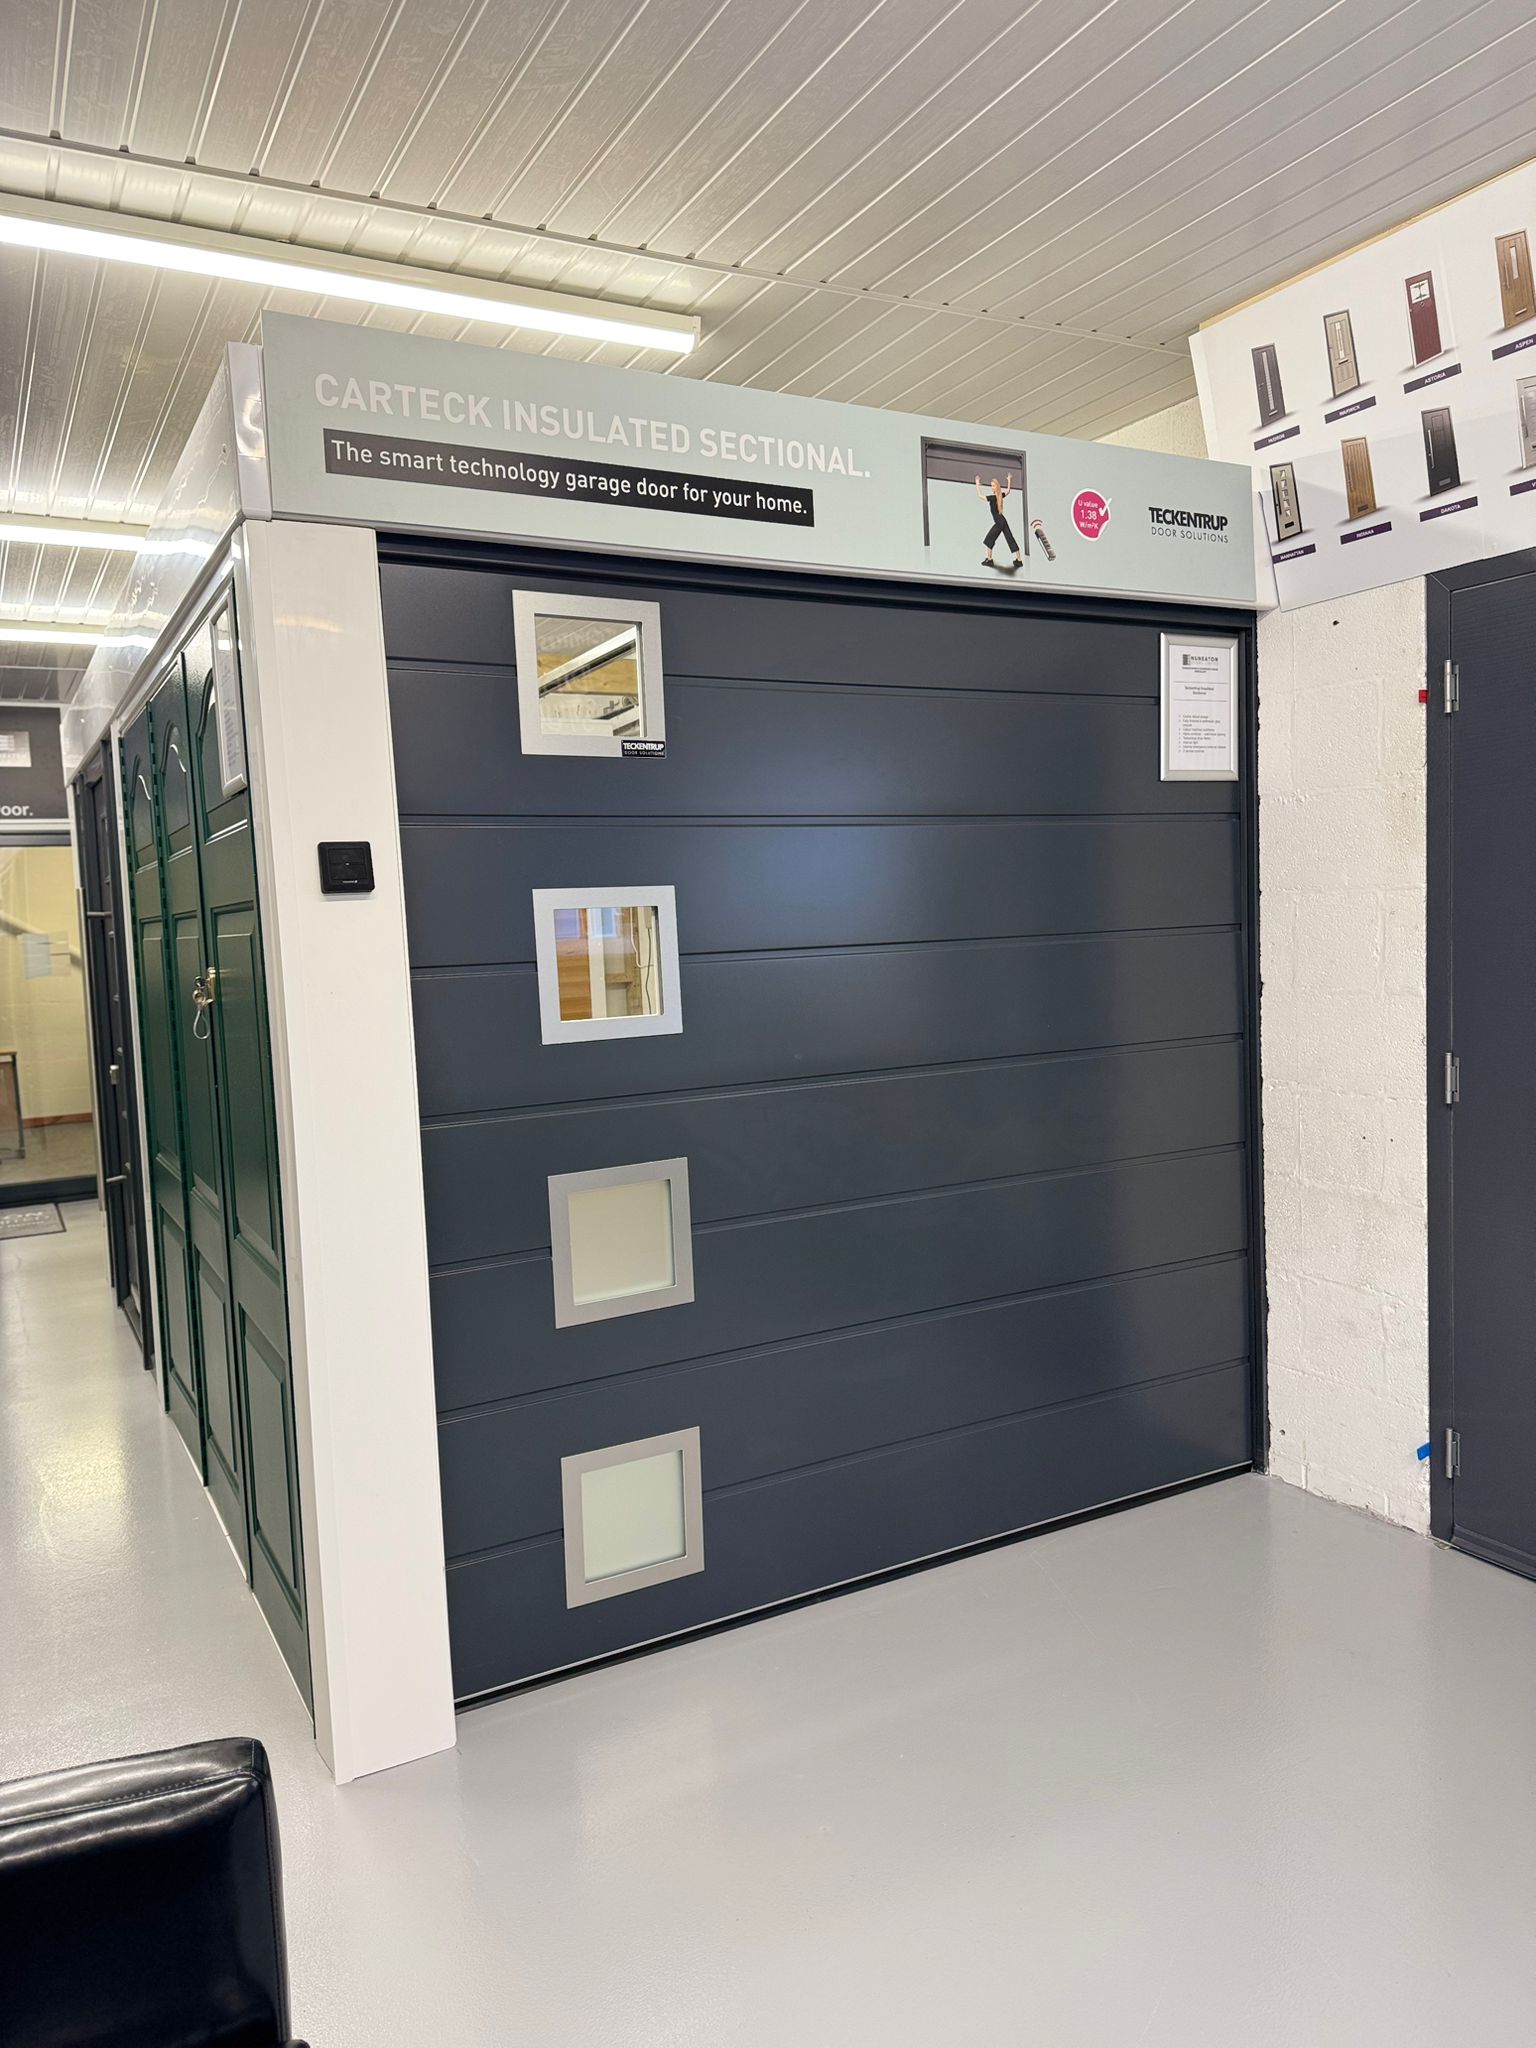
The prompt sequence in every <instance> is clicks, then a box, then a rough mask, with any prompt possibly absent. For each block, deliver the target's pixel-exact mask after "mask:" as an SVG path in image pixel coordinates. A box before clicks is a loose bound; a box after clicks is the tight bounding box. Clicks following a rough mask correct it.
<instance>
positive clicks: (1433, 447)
mask: <svg viewBox="0 0 1536 2048" xmlns="http://www.w3.org/2000/svg"><path fill="white" fill-rule="evenodd" d="M1533 236H1536V164H1526V165H1524V166H1523V167H1522V168H1521V169H1520V170H1517V171H1511V172H1509V173H1508V174H1507V175H1506V176H1504V177H1501V178H1495V179H1494V180H1493V182H1492V183H1491V184H1487V185H1482V186H1479V187H1478V189H1477V190H1476V191H1474V192H1468V193H1466V194H1465V195H1464V196H1463V197H1462V198H1460V199H1455V200H1452V201H1451V203H1450V204H1449V205H1448V206H1443V207H1441V208H1439V210H1438V211H1436V212H1434V213H1428V214H1424V215H1423V216H1422V217H1421V218H1420V219H1418V220H1413V221H1410V222H1409V223H1408V224H1407V226H1406V227H1401V228H1396V229H1394V230H1393V231H1392V232H1391V233H1390V234H1385V235H1381V236H1379V237H1378V238H1377V239H1376V240H1375V241H1373V242H1367V243H1366V244H1365V245H1364V246H1363V247H1362V248H1359V249H1354V250H1352V251H1351V252H1350V253H1349V254H1348V255H1345V256H1340V257H1338V258H1337V259H1336V260H1335V261H1334V262H1332V263H1325V264H1324V265H1322V267H1321V268H1320V269H1317V270H1312V271H1308V272H1307V274H1306V275H1305V276H1304V277H1300V278H1297V279H1296V280H1295V281H1294V282H1293V283H1291V284H1287V285H1282V286H1281V287H1280V288H1279V289H1278V290H1276V291H1272V292H1268V293H1266V294H1265V296H1264V297H1263V298H1260V299H1255V300H1254V301H1253V302H1252V303H1251V304H1249V305H1246V306H1240V307H1238V308H1237V309H1236V310H1235V311H1234V312H1231V313H1227V314H1224V315H1223V316H1222V317H1221V318H1220V319H1218V320H1213V321H1211V322H1209V323H1208V324H1207V325H1206V326H1205V327H1203V328H1202V329H1201V330H1200V332H1199V333H1198V334H1197V335H1196V336H1195V337H1194V339H1193V341H1192V342H1191V344H1190V347H1191V352H1192V353H1193V356H1194V359H1195V375H1196V377H1197V379H1198V381H1199V385H1200V408H1201V413H1202V415H1203V417H1204V420H1205V438H1206V445H1207V446H1208V447H1209V449H1210V451H1211V453H1212V454H1213V455H1218V456H1221V457H1223V458H1225V459H1226V460H1228V461H1233V462H1247V463H1249V464H1251V465H1252V472H1253V488H1254V491H1255V493H1256V496H1257V502H1258V507H1259V514H1258V516H1259V518H1260V520H1261V521H1262V524H1261V525H1259V526H1257V527H1256V529H1255V530H1256V533H1257V536H1258V542H1259V552H1260V557H1261V560H1262V561H1264V562H1266V563H1267V562H1273V564H1274V576H1275V588H1276V591H1277V594H1278V596H1279V600H1280V603H1281V604H1283V605H1300V604H1313V603H1316V602H1318V601H1320V600H1323V599H1326V598H1331V597H1340V596H1343V595H1345V594H1346V593H1348V592H1350V591H1355V590H1369V589H1371V588H1372V587H1373V586H1375V585H1376V584H1380V583H1397V582H1400V581H1402V580H1404V579H1405V578H1407V577H1412V576H1427V575H1431V574H1433V573H1434V571H1436V570H1438V569H1448V568H1452V567H1454V566H1455V565H1457V564H1458V563H1461V562H1472V561H1478V560H1481V559H1482V558H1483V557H1484V556H1487V555H1502V554H1507V553H1509V552H1511V551H1512V550H1514V549H1516V548H1528V547H1531V546H1533V545H1536V272H1533V268H1532V254H1531V244H1532V238H1533ZM1267 575H1268V570H1267V567H1266V568H1261V570H1260V580H1261V582H1264V581H1267Z"/></svg>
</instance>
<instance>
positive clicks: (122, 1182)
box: [102, 1173, 128, 1188]
mask: <svg viewBox="0 0 1536 2048" xmlns="http://www.w3.org/2000/svg"><path fill="white" fill-rule="evenodd" d="M127 1185H128V1176H127V1174H126V1173H109V1174H108V1175H107V1176H106V1178H105V1179H104V1180H103V1181H102V1186H103V1187H104V1188H125V1187H127Z"/></svg>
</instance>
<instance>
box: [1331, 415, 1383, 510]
mask: <svg viewBox="0 0 1536 2048" xmlns="http://www.w3.org/2000/svg"><path fill="white" fill-rule="evenodd" d="M1339 453H1340V454H1341V455H1342V456H1343V458H1344V495H1345V500H1346V503H1347V506H1348V516H1349V518H1351V519H1363V518H1364V517H1365V515H1366V514H1367V513H1368V512H1374V511H1375V510H1376V481H1375V478H1374V477H1373V476H1372V475H1371V444H1370V442H1369V441H1368V440H1367V439H1366V438H1365V436H1364V435H1363V434H1355V435H1351V436H1350V437H1349V438H1348V439H1347V440H1344V441H1341V442H1340V443H1339Z"/></svg>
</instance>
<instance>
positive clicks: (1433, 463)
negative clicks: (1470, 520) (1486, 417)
mask: <svg viewBox="0 0 1536 2048" xmlns="http://www.w3.org/2000/svg"><path fill="white" fill-rule="evenodd" d="M1424 464H1425V467H1426V469H1427V470H1428V471H1429V490H1430V496H1431V497H1433V496H1434V495H1435V493H1436V492H1438V491H1454V490H1456V489H1457V488H1458V487H1459V485H1460V483H1461V469H1460V466H1459V464H1458V462H1457V460H1456V431H1455V428H1454V427H1453V426H1452V425H1451V409H1450V407H1449V406H1448V405H1437V406H1432V407H1431V408H1430V410H1429V411H1428V412H1426V413H1425V414H1424Z"/></svg>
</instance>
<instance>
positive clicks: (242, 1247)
mask: <svg viewBox="0 0 1536 2048" xmlns="http://www.w3.org/2000/svg"><path fill="white" fill-rule="evenodd" d="M123 778H124V780H123V788H124V793H125V794H124V814H125V823H126V830H127V836H128V846H129V867H130V871H131V873H132V877H133V902H134V931H135V937H136V941H137V944H136V953H137V961H138V973H139V1007H140V1012H141V1017H140V1024H141V1038H142V1057H143V1064H144V1093H145V1105H146V1112H147V1115H148V1120H149V1146H150V1159H151V1181H152V1186H153V1205H152V1207H153V1218H154V1229H155V1249H156V1262H155V1265H156V1275H157V1285H158V1288H159V1297H160V1324H161V1329H162V1332H163V1346H164V1360H165V1389H166V1404H167V1406H168V1407H169V1408H170V1410H171V1412H172V1414H173V1415H174V1416H175V1418H176V1423H177V1427H178V1428H179V1429H180V1430H181V1432H182V1434H183V1435H184V1436H185V1437H186V1439H187V1442H188V1443H189V1444H190V1445H191V1446H192V1448H193V1450H194V1452H195V1453H196V1456H197V1459H198V1463H199V1466H200V1468H201V1470H202V1472H203V1475H204V1479H205V1481H206V1483H207V1485H208V1489H209V1491H210V1492H211V1493H212V1494H213V1496H214V1499H215V1502H216V1504H217V1506H218V1509H219V1513H220V1515H221V1517H222V1519H223V1521H224V1525H225V1527H226V1528H227V1529H228V1530H229V1533H230V1536H231V1537H232V1539H233V1540H234V1543H235V1547H236V1549H237V1551H238V1552H239V1554H240V1556H241V1559H242V1561H243V1562H244V1564H245V1568H246V1572H247V1575H248V1576H249V1578H250V1581H251V1585H252V1588H253V1590H254V1591H255V1594H256V1597H257V1599H258V1600H259V1601H260V1603H261V1607H262V1611H263V1613H264V1614H265V1615H266V1617H267V1621H268V1623H269V1624H270V1626H271V1629H272V1633H273V1634H274V1636H276V1638H277V1641H278V1645H279V1647H280V1648H281V1650H282V1652H283V1655H284V1657H285V1658H286V1659H287V1661H288V1664H289V1667H290V1668H291V1670H292V1671H293V1674H294V1677H295V1678H296V1680H297V1681H298V1684H299V1687H300V1690H301V1691H302V1692H303V1694H304V1697H305V1699H306V1700H307V1699H309V1698H310V1671H309V1641H308V1633H307V1629H306V1625H305V1606H304V1561H303V1545H302V1537H301V1532H300V1523H299V1490H298V1471H297V1462H296V1457H295V1445H294V1426H293V1393H292V1384H291V1375H290V1371H289V1350H288V1304H287V1294H286V1288H285V1280H284V1272H283V1254H282V1231H281V1205H280V1199H279V1192H278V1170H277V1136H276V1112H275V1107H274V1102H273V1092H272V1053H271V1041H270V1038H269V1036H268V1029H267V1008H266V984H265V980H264V978H263V972H262V957H261V924H260V916H259V912H258V908H257V901H256V862H255V850H254V847H253V845H252V838H251V811H250V796H249V792H248V789H247V787H246V777H245V728H244V720H243V711H242V706H241V700H240V675H239V666H238V661H237V656H236V636H235V631H234V613H233V608H232V602H231V600H230V599H229V598H227V597H226V599H225V600H224V602H223V603H222V605H221V606H219V607H218V608H217V610H216V611H215V612H214V613H213V615H212V616H211V617H210V618H209V619H208V620H206V621H205V622H204V623H203V624H202V625H201V626H200V627H199V628H198V629H197V631H196V632H195V633H194V634H193V636H192V638H191V639H190V640H189V642H188V643H187V646H186V648H185V649H184V651H183V654H182V655H181V656H180V657H179V658H178V660H177V661H176V662H175V663H174V664H173V666H172V667H171V669H170V670H169V671H168V672H167V673H166V675H165V676H164V678H163V679H162V681H161V682H160V684H159V686H158V687H157V689H156V690H155V692H154V694H153V695H152V697H151V698H150V701H149V703H148V705H147V706H146V707H145V709H144V710H143V711H142V712H141V713H140V714H139V716H138V717H137V718H136V719H135V720H134V722H133V724H132V725H131V726H129V727H128V729H127V731H126V732H125V733H124V736H123Z"/></svg>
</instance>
